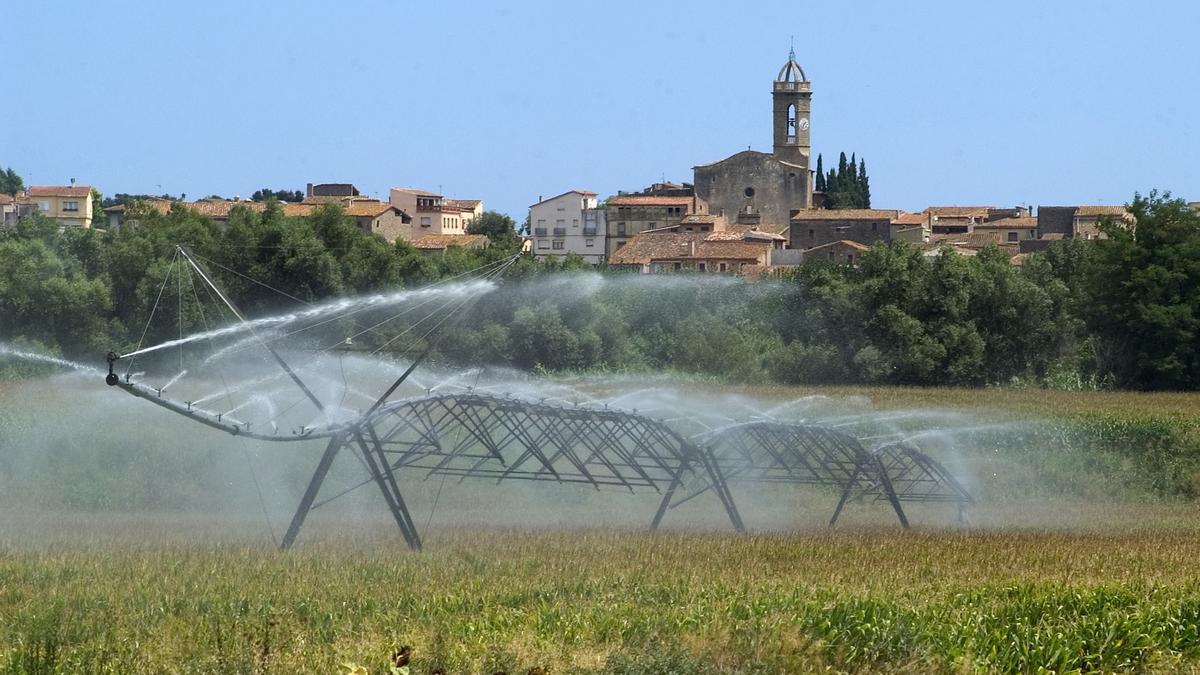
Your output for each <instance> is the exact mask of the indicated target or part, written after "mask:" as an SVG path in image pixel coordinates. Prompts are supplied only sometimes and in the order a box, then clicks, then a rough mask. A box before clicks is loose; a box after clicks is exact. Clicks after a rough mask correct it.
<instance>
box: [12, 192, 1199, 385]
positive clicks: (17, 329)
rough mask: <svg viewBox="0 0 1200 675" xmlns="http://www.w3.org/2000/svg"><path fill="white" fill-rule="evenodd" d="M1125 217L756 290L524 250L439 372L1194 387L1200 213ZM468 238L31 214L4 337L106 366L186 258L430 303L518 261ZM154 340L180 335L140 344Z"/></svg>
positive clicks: (271, 298) (317, 290) (263, 307)
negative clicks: (1025, 243) (468, 244)
mask: <svg viewBox="0 0 1200 675" xmlns="http://www.w3.org/2000/svg"><path fill="white" fill-rule="evenodd" d="M1130 209H1131V212H1132V213H1133V215H1134V216H1135V217H1136V219H1137V225H1136V227H1135V228H1133V229H1126V228H1123V227H1121V226H1118V225H1116V224H1112V223H1110V224H1106V225H1103V226H1102V227H1103V229H1104V231H1105V233H1106V234H1107V238H1106V239H1102V240H1097V241H1072V240H1068V241H1061V242H1054V243H1052V244H1051V245H1050V247H1049V248H1048V249H1047V250H1046V251H1044V252H1041V253H1036V254H1031V255H1029V256H1028V257H1026V258H1025V259H1024V261H1023V264H1022V265H1020V266H1014V265H1013V264H1011V262H1010V260H1009V258H1008V256H1007V255H1006V254H1004V253H1002V252H1001V251H1000V250H998V249H996V248H994V247H993V248H988V249H984V250H983V251H981V252H980V253H979V254H978V255H976V256H972V257H966V256H961V255H959V254H956V253H954V252H953V251H951V250H949V249H945V250H942V251H940V252H937V253H936V255H933V256H932V257H930V256H928V255H926V254H925V253H924V252H922V251H921V250H919V249H918V248H916V247H913V246H911V245H909V244H906V243H902V242H898V243H892V244H877V245H875V246H873V247H872V248H871V249H870V250H869V251H867V252H866V253H864V254H863V255H862V256H861V258H860V259H859V260H858V261H857V264H856V265H855V266H853V267H849V266H833V265H830V264H827V263H823V262H822V263H813V264H807V265H804V266H802V267H798V268H794V269H791V270H789V271H786V272H781V273H778V274H776V275H775V276H772V277H769V278H766V279H763V280H760V281H758V282H743V281H740V280H733V279H730V278H728V277H723V276H718V275H714V274H708V275H706V274H681V275H673V276H671V277H662V276H643V275H639V274H630V273H628V272H622V271H619V270H616V269H604V268H600V269H598V270H593V269H591V268H589V267H588V266H587V265H585V264H584V263H583V262H582V261H580V260H578V259H577V258H570V257H568V258H566V259H559V260H552V259H551V260H542V259H536V258H533V257H531V256H528V255H525V256H522V257H520V259H519V261H518V262H517V264H515V265H514V266H513V268H512V269H511V271H510V272H509V274H508V276H507V278H506V280H505V282H504V288H503V289H502V292H497V293H493V294H488V295H487V296H484V297H482V298H481V299H480V301H479V302H478V303H477V305H476V306H475V307H474V308H473V310H472V311H471V314H470V320H469V321H464V322H461V323H459V324H457V325H456V326H454V327H453V328H452V329H450V330H451V332H452V335H447V337H448V338H450V339H445V340H442V341H441V342H440V343H439V346H438V347H437V351H436V353H435V354H434V356H433V357H432V358H434V359H435V360H440V361H442V362H444V363H447V364H457V365H502V366H510V367H516V368H521V369H527V370H536V371H550V372H554V371H597V370H603V371H638V372H642V371H662V370H670V371H679V372H688V373H695V374H698V375H702V376H711V377H715V378H720V379H723V380H731V381H746V382H780V383H789V384H806V383H813V384H815V383H848V384H849V383H861V384H898V385H955V386H980V385H1012V384H1021V385H1046V386H1056V387H1123V388H1138V389H1196V388H1198V387H1200V347H1198V346H1197V336H1198V335H1200V266H1198V265H1197V264H1196V261H1198V260H1200V215H1198V214H1197V213H1196V212H1194V211H1192V210H1191V209H1189V208H1188V206H1187V205H1186V204H1185V203H1184V202H1182V201H1181V200H1176V199H1171V198H1170V197H1169V195H1159V194H1156V193H1151V194H1150V195H1149V196H1147V197H1141V196H1137V197H1135V199H1134V200H1133V202H1132V203H1131V205H1130ZM474 231H475V232H478V233H484V234H487V235H488V236H489V237H490V238H492V239H493V244H492V246H491V247H489V248H487V249H484V250H461V249H455V248H452V249H450V250H449V251H447V252H446V253H445V255H438V256H429V255H423V254H422V253H420V252H419V251H417V250H415V249H414V248H413V247H412V246H411V245H410V244H408V243H406V242H404V241H398V242H396V243H395V244H389V243H387V242H386V241H384V240H383V239H381V238H379V237H377V236H373V235H370V234H367V233H364V232H362V231H361V230H359V229H358V228H357V227H356V226H355V225H354V224H353V222H352V221H351V220H350V219H349V218H347V217H346V216H345V214H344V213H343V211H342V209H341V208H340V207H338V206H337V205H334V204H330V205H325V206H323V207H321V208H320V209H318V210H317V211H316V212H314V213H313V214H312V215H310V216H306V217H285V216H284V215H283V212H282V208H281V207H280V206H279V203H278V201H276V200H274V199H269V200H268V206H267V208H266V209H264V211H263V212H262V213H256V212H254V211H251V210H250V209H247V208H244V207H236V208H235V209H234V210H233V212H232V213H231V214H230V217H229V222H228V224H227V225H226V226H224V227H218V226H217V225H216V224H215V223H213V222H212V221H210V220H208V219H207V218H205V217H203V216H202V215H200V214H199V213H197V212H196V211H194V210H191V209H188V208H185V207H176V208H173V209H172V210H171V211H170V213H167V214H158V213H155V212H150V213H149V214H148V215H147V216H146V217H145V218H143V219H142V221H141V224H140V225H139V226H137V227H127V228H122V229H120V230H118V231H113V232H101V231H98V230H82V229H61V228H60V227H59V226H58V225H57V224H56V223H55V222H54V221H51V220H48V219H46V218H44V217H42V216H40V215H33V216H31V217H28V218H25V219H23V220H22V221H20V222H19V223H18V224H17V225H16V227H14V228H10V229H9V230H6V231H2V232H0V340H3V341H9V342H18V343H21V344H29V345H31V346H40V347H43V348H46V349H49V350H51V351H55V352H58V353H60V354H62V355H65V356H69V357H85V358H89V359H90V360H93V361H94V360H95V359H96V357H97V355H99V354H103V353H105V352H107V351H109V350H110V349H121V348H127V347H130V346H132V345H134V344H135V343H136V341H137V339H138V337H139V335H140V332H141V330H143V329H144V328H145V326H144V322H145V321H146V318H147V317H148V316H149V314H150V312H151V309H152V307H153V306H154V303H155V300H156V297H155V296H156V292H157V290H158V289H159V288H160V286H161V284H162V282H163V279H164V278H165V276H166V274H167V273H168V268H169V264H170V260H171V258H172V256H173V254H174V247H175V245H176V244H177V243H181V242H183V243H186V244H187V245H188V246H189V247H190V248H191V249H192V250H194V251H195V252H196V253H198V254H199V255H201V256H203V257H205V258H208V259H210V260H212V261H215V262H218V263H219V264H220V265H221V266H223V267H227V268H229V269H232V270H237V271H239V272H240V273H241V274H244V275H246V277H250V278H252V279H255V280H258V281H261V282H263V283H265V284H268V285H270V286H273V287H275V288H279V289H283V290H286V291H287V292H288V293H289V294H291V295H294V296H296V297H297V298H300V299H302V300H305V301H317V300H321V299H324V298H330V297H334V296H339V295H344V294H352V293H364V292H372V291H378V290H382V289H388V288H395V287H402V286H403V287H411V286H420V285H423V284H427V283H430V282H433V281H436V280H438V279H443V278H446V277H449V276H453V275H457V274H462V273H464V272H466V271H469V270H472V269H475V268H478V267H480V266H482V265H485V264H488V263H489V262H496V261H499V260H502V259H503V258H506V257H508V256H511V255H513V254H514V253H516V252H517V251H518V250H519V247H520V245H521V242H520V239H519V238H517V237H516V236H515V235H514V234H513V231H514V223H513V221H512V219H511V218H508V217H507V216H503V215H501V214H496V213H489V214H487V215H486V217H485V218H483V219H481V220H480V221H479V222H478V223H477V224H476V225H475V226H474ZM215 275H216V276H217V278H218V279H219V281H220V283H222V285H223V286H224V287H225V289H226V290H227V292H228V293H229V295H230V296H231V297H232V298H234V300H235V302H237V303H238V304H239V305H240V306H241V307H243V309H244V310H245V311H246V313H247V314H255V313H261V312H269V311H272V310H277V309H281V308H282V305H281V304H280V302H281V300H280V298H279V297H278V296H276V295H275V294H273V293H271V292H270V291H267V290H265V289H264V288H263V287H262V286H259V285H258V284H255V283H252V282H251V281H249V280H248V279H246V278H245V277H241V276H237V275H232V274H227V273H225V272H223V271H222V270H220V269H218V270H216V271H215ZM585 291H586V292H585ZM168 300H169V299H167V298H164V302H165V301H168ZM184 318H185V319H186V320H189V321H192V322H194V323H197V322H198V319H197V318H195V317H184ZM199 327H200V326H199V325H198V323H197V325H194V326H189V328H191V329H196V328H199ZM159 337H161V338H162V339H169V338H170V337H172V335H171V334H168V333H164V334H163V335H162V336H154V335H151V336H148V337H147V338H146V339H147V340H148V341H149V340H154V339H156V338H159Z"/></svg>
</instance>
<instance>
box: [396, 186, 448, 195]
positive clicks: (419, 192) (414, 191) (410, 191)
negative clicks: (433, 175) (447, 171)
mask: <svg viewBox="0 0 1200 675" xmlns="http://www.w3.org/2000/svg"><path fill="white" fill-rule="evenodd" d="M392 189H393V190H395V191H397V192H407V193H408V194H410V195H417V196H418V197H441V196H442V195H439V194H438V193H436V192H427V191H425V190H418V189H416V188H392Z"/></svg>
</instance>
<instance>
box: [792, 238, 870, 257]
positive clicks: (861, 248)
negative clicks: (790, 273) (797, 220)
mask: <svg viewBox="0 0 1200 675" xmlns="http://www.w3.org/2000/svg"><path fill="white" fill-rule="evenodd" d="M834 246H845V247H846V248H852V249H854V250H855V251H869V250H871V247H870V246H867V245H866V244H860V243H858V242H857V241H851V240H849V239H838V240H837V241H831V242H829V243H827V244H821V245H820V246H814V247H812V248H808V249H804V255H811V254H812V253H813V252H814V251H820V250H821V249H826V248H833V247H834Z"/></svg>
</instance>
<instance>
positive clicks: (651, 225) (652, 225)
mask: <svg viewBox="0 0 1200 675" xmlns="http://www.w3.org/2000/svg"><path fill="white" fill-rule="evenodd" d="M656 227H658V223H650V224H649V229H651V230H653V229H654V228H656Z"/></svg>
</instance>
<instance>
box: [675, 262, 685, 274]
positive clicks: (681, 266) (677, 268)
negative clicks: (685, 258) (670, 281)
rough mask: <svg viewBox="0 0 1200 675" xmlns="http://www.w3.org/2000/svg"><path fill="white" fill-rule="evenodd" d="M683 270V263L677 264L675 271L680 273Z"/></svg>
mask: <svg viewBox="0 0 1200 675" xmlns="http://www.w3.org/2000/svg"><path fill="white" fill-rule="evenodd" d="M681 269H683V263H675V271H676V272H678V271H679V270H681Z"/></svg>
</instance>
